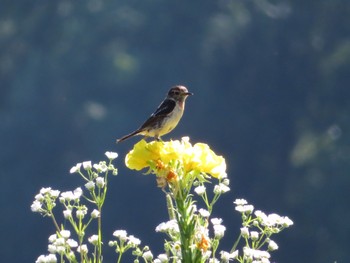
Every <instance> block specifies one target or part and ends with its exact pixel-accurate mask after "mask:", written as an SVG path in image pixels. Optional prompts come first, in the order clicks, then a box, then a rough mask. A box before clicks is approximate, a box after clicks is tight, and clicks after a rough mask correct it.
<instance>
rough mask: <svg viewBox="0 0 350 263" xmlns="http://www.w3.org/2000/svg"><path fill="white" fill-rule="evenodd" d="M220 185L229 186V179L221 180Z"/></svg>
mask: <svg viewBox="0 0 350 263" xmlns="http://www.w3.org/2000/svg"><path fill="white" fill-rule="evenodd" d="M222 183H223V184H224V185H227V186H229V185H230V179H227V178H225V179H224V180H222Z"/></svg>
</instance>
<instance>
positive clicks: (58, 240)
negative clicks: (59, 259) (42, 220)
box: [54, 237, 66, 246]
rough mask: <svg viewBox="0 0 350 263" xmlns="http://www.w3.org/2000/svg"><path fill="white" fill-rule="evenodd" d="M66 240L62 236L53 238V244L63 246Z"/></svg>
mask: <svg viewBox="0 0 350 263" xmlns="http://www.w3.org/2000/svg"><path fill="white" fill-rule="evenodd" d="M65 243H66V240H65V239H64V238H63V237H59V238H57V239H56V240H55V242H54V245H56V246H64V244H65Z"/></svg>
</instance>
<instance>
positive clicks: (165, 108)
mask: <svg viewBox="0 0 350 263" xmlns="http://www.w3.org/2000/svg"><path fill="white" fill-rule="evenodd" d="M175 106H176V102H175V101H174V100H171V99H165V100H164V101H163V102H162V103H161V104H160V105H159V106H158V108H157V109H156V111H155V112H154V113H153V114H152V115H151V117H152V116H165V115H168V114H169V113H170V112H172V111H173V110H174V108H175Z"/></svg>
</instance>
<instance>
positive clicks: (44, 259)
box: [35, 254, 57, 263]
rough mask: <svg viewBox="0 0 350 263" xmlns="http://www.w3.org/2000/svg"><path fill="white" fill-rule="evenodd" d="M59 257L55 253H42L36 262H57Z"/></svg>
mask: <svg viewBox="0 0 350 263" xmlns="http://www.w3.org/2000/svg"><path fill="white" fill-rule="evenodd" d="M56 262H57V258H56V255H54V254H49V255H47V256H45V255H41V256H39V257H38V259H37V260H36V261H35V263H56Z"/></svg>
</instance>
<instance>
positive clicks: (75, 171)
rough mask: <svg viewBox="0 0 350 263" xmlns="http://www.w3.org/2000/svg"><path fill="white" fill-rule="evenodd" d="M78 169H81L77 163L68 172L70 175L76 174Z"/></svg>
mask: <svg viewBox="0 0 350 263" xmlns="http://www.w3.org/2000/svg"><path fill="white" fill-rule="evenodd" d="M80 167H81V163H77V164H76V165H75V166H73V167H72V168H71V169H70V170H69V172H70V173H71V174H73V173H77V172H79V171H80Z"/></svg>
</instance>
